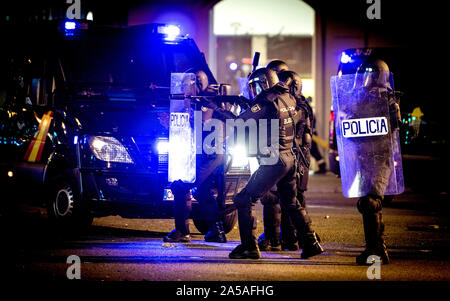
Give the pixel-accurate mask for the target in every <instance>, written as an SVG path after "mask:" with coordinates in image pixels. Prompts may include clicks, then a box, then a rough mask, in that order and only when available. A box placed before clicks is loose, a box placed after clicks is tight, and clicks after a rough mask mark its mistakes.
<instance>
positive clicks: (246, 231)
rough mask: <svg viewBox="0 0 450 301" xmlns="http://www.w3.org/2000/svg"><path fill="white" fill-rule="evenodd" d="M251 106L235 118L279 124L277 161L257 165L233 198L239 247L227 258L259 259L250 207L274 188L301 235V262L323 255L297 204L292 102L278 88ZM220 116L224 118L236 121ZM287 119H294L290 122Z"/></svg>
mask: <svg viewBox="0 0 450 301" xmlns="http://www.w3.org/2000/svg"><path fill="white" fill-rule="evenodd" d="M254 103H255V104H254V105H253V106H252V107H251V108H250V109H248V110H246V111H245V112H244V113H242V114H241V115H239V117H238V118H240V119H243V120H244V121H246V120H249V119H254V120H260V119H266V120H268V121H270V120H271V119H278V120H279V125H280V126H279V159H278V162H277V163H276V164H274V165H260V167H259V168H258V169H257V170H256V171H255V173H254V174H253V175H252V176H251V177H250V179H249V181H248V183H247V185H246V186H245V188H244V189H242V191H240V192H239V193H238V194H237V195H236V197H235V198H234V204H235V205H236V208H237V210H238V221H239V232H240V238H241V245H239V246H238V247H237V248H235V249H234V250H233V251H232V252H231V253H230V258H253V259H257V258H260V254H259V248H258V245H257V240H256V218H255V216H254V207H255V203H256V201H257V200H258V199H260V198H261V197H262V196H264V195H265V194H266V193H267V192H268V191H269V190H270V188H271V187H273V186H274V185H276V186H277V188H278V192H279V195H280V199H281V202H282V205H283V206H284V208H285V209H286V213H287V214H288V216H289V218H290V219H291V220H292V222H293V224H294V225H295V228H296V229H297V231H298V232H299V233H302V235H303V236H304V240H305V241H306V245H307V247H306V248H305V249H304V250H303V253H302V258H308V257H310V256H313V255H317V254H319V253H321V252H323V249H322V248H321V247H320V245H319V244H318V242H317V241H316V240H315V235H314V231H313V230H312V227H311V219H310V218H309V216H308V214H307V212H306V210H305V209H304V208H303V207H302V206H301V204H300V202H299V201H298V200H297V176H296V174H297V169H296V168H297V160H296V156H295V154H294V151H293V146H294V141H293V140H294V126H295V124H296V122H297V121H298V119H299V118H301V116H300V115H301V114H299V113H298V112H297V111H296V100H295V98H293V97H292V96H291V95H290V94H289V93H288V90H287V89H286V88H283V87H281V86H278V87H277V89H270V90H268V91H264V92H263V93H260V94H259V95H258V96H257V97H256V98H255V100H254ZM216 111H217V112H218V113H221V112H222V113H224V114H223V117H224V118H236V117H235V116H234V117H233V116H230V114H228V113H226V112H224V111H223V110H221V109H216ZM291 116H293V117H294V118H295V120H292V118H291Z"/></svg>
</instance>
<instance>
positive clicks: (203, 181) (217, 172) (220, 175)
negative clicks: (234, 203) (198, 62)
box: [164, 70, 227, 243]
mask: <svg viewBox="0 0 450 301" xmlns="http://www.w3.org/2000/svg"><path fill="white" fill-rule="evenodd" d="M195 76H196V90H197V91H196V92H197V95H211V94H212V93H213V89H212V88H211V87H210V85H209V81H208V77H207V75H206V73H205V72H204V71H203V70H196V71H195ZM212 113H213V112H212V110H211V109H208V108H205V107H203V108H202V121H203V122H206V121H207V120H209V119H210V118H211V117H212ZM224 161H225V157H224V155H221V154H214V155H207V154H201V155H197V162H198V163H197V179H196V181H195V183H194V185H189V184H186V183H183V182H182V181H181V180H178V181H174V182H173V183H172V185H171V190H172V193H173V195H174V218H175V229H174V230H172V231H171V232H170V233H169V234H168V235H167V236H165V237H164V241H166V242H189V241H190V240H191V236H190V230H189V218H190V215H191V212H192V197H195V199H196V200H197V201H198V202H199V205H200V206H199V207H200V215H201V217H202V219H203V220H204V221H205V222H206V223H207V225H208V227H209V232H208V233H207V234H206V235H205V241H208V242H219V243H225V242H227V239H226V236H225V231H224V227H223V221H222V219H223V214H224V211H225V200H224V199H223V197H222V193H221V192H222V191H223V187H222V186H223V185H224V170H223V166H224ZM193 186H194V188H193V189H191V188H192V187H193ZM216 195H217V197H216Z"/></svg>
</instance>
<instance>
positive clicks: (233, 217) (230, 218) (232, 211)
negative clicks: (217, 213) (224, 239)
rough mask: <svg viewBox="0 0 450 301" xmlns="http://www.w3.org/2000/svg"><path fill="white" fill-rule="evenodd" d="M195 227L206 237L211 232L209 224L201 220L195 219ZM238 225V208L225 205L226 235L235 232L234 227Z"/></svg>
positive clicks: (224, 221) (224, 225)
mask: <svg viewBox="0 0 450 301" xmlns="http://www.w3.org/2000/svg"><path fill="white" fill-rule="evenodd" d="M193 221H194V225H195V227H196V228H197V230H198V231H199V232H200V233H201V234H203V235H205V234H206V233H208V231H209V227H208V224H207V223H206V222H205V221H204V220H203V219H201V218H196V217H194V218H193ZM236 223H237V210H236V207H234V205H233V204H227V205H225V213H224V217H223V228H224V231H225V233H229V232H230V231H231V230H233V228H234V226H235V225H236Z"/></svg>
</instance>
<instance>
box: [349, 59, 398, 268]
mask: <svg viewBox="0 0 450 301" xmlns="http://www.w3.org/2000/svg"><path fill="white" fill-rule="evenodd" d="M389 76H390V73H389V67H388V65H387V64H386V63H385V62H384V61H382V60H379V59H375V60H370V61H367V62H365V63H363V64H361V66H360V67H359V68H358V70H357V73H356V78H355V82H354V87H353V89H354V91H355V92H357V93H361V94H364V95H366V96H365V98H367V99H369V98H371V99H380V98H381V99H387V100H388V105H389V108H390V109H389V114H390V125H391V127H390V128H391V131H395V130H396V129H398V124H399V122H400V109H399V106H398V99H396V97H395V95H394V94H393V93H392V92H393V91H392V88H391V85H390V78H389ZM367 103H368V105H370V103H371V102H370V101H369V102H367ZM362 109H367V110H371V108H369V107H367V106H366V107H365V108H362ZM366 148H367V149H366ZM368 148H370V147H368V146H367V145H364V144H361V146H360V151H361V152H365V153H367V154H368V155H367V156H370V157H377V158H382V160H380V161H379V162H380V163H377V166H376V168H373V167H370V174H371V175H372V176H371V177H370V188H369V189H368V193H367V194H366V195H365V196H362V197H360V198H359V200H358V203H357V207H358V211H359V212H360V213H361V214H362V218H363V227H364V237H365V242H366V248H365V250H364V251H363V252H362V253H361V254H360V255H359V256H357V258H356V263H357V264H360V265H366V264H370V263H368V262H367V260H368V258H369V257H370V256H372V255H375V256H379V257H380V259H381V262H382V263H383V264H387V263H389V255H388V252H387V249H386V245H385V241H384V223H383V219H382V201H383V197H384V196H383V194H384V191H385V189H386V187H387V185H388V181H389V175H390V174H391V171H392V167H391V166H390V164H389V163H388V162H389V161H391V159H392V158H391V156H392V155H386V153H387V152H386V151H385V150H386V149H390V148H391V142H390V140H388V139H385V138H383V140H380V142H379V143H378V144H377V148H378V149H377V150H373V148H371V149H368ZM373 160H375V159H373ZM376 160H378V159H376ZM362 168H366V169H368V168H369V167H367V166H364V165H362Z"/></svg>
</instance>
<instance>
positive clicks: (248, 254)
mask: <svg viewBox="0 0 450 301" xmlns="http://www.w3.org/2000/svg"><path fill="white" fill-rule="evenodd" d="M252 210H253V208H252V207H238V223H239V234H240V236H241V244H240V245H239V246H237V247H236V248H235V249H234V250H233V251H231V253H230V254H229V257H230V258H232V259H245V258H250V259H259V258H261V254H260V252H259V247H258V244H257V241H256V219H255V217H254V216H253V214H252Z"/></svg>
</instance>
